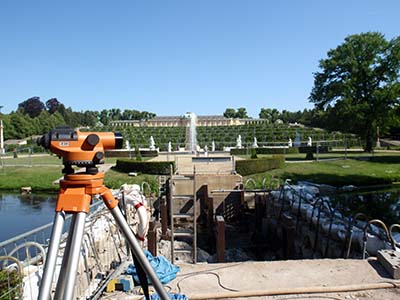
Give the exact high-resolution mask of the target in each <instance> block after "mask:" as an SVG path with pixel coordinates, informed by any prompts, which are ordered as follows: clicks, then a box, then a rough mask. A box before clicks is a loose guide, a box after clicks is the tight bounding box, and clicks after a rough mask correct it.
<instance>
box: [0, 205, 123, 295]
mask: <svg viewBox="0 0 400 300" xmlns="http://www.w3.org/2000/svg"><path fill="white" fill-rule="evenodd" d="M70 221H71V216H68V217H67V220H66V222H65V223H66V225H65V227H64V231H63V236H62V241H61V247H60V252H61V253H62V252H63V251H64V249H65V241H66V239H67V236H68V232H67V230H66V228H68V227H69V224H68V223H70ZM52 226H53V223H49V224H46V225H43V226H40V227H38V228H35V229H33V230H31V231H28V232H26V233H24V234H21V235H18V236H16V237H13V238H11V239H8V240H6V241H4V242H1V243H0V299H1V300H11V299H36V298H37V294H38V287H39V283H40V279H41V276H42V272H43V271H42V267H43V265H44V261H45V259H46V254H45V253H46V248H47V246H48V244H49V238H50V234H51V229H52ZM59 255H61V254H60V253H59ZM80 255H81V256H80V263H79V267H78V277H77V280H76V282H77V284H76V287H75V298H76V299H90V298H91V296H92V294H94V293H95V292H96V289H97V287H98V286H100V284H101V281H102V280H104V279H105V278H106V277H107V275H109V274H110V273H112V272H113V269H112V268H116V267H117V266H118V265H120V264H121V263H122V262H123V261H125V260H126V258H127V256H128V251H127V250H126V247H125V239H124V238H123V237H122V236H121V233H120V231H119V230H118V229H117V227H116V226H115V223H114V219H113V218H112V217H111V216H109V211H108V210H107V209H106V208H105V206H103V201H96V202H94V204H93V205H92V206H91V208H90V213H89V215H88V217H87V221H86V225H85V234H84V240H83V243H82V249H81V253H80ZM60 263H61V262H60ZM59 271H60V270H59V266H56V272H55V276H54V278H53V284H56V282H57V277H58V274H59Z"/></svg>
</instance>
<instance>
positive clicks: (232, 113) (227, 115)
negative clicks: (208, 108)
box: [224, 108, 236, 118]
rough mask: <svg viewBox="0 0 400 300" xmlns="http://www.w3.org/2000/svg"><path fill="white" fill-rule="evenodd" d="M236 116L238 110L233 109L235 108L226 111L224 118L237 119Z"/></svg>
mask: <svg viewBox="0 0 400 300" xmlns="http://www.w3.org/2000/svg"><path fill="white" fill-rule="evenodd" d="M235 116H236V110H235V109H233V108H227V109H225V112H224V117H225V118H235Z"/></svg>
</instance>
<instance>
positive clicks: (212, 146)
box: [211, 141, 215, 152]
mask: <svg viewBox="0 0 400 300" xmlns="http://www.w3.org/2000/svg"><path fill="white" fill-rule="evenodd" d="M211 152H215V142H214V141H212V142H211Z"/></svg>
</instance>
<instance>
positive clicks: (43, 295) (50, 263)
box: [38, 212, 65, 300]
mask: <svg viewBox="0 0 400 300" xmlns="http://www.w3.org/2000/svg"><path fill="white" fill-rule="evenodd" d="M64 221H65V213H64V212H56V215H55V217H54V225H53V229H52V231H51V238H50V244H49V248H48V251H47V258H46V262H45V266H44V271H43V277H42V281H41V283H40V288H39V297H38V300H47V299H50V292H51V283H52V281H53V275H54V268H55V266H56V260H57V253H58V248H59V246H60V240H61V234H62V230H63V226H64Z"/></svg>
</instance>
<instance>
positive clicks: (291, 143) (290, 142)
mask: <svg viewBox="0 0 400 300" xmlns="http://www.w3.org/2000/svg"><path fill="white" fill-rule="evenodd" d="M288 147H289V148H290V147H293V142H292V139H291V138H289V142H288Z"/></svg>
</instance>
